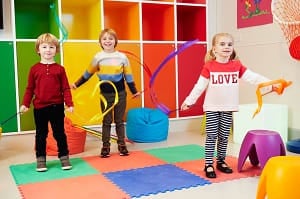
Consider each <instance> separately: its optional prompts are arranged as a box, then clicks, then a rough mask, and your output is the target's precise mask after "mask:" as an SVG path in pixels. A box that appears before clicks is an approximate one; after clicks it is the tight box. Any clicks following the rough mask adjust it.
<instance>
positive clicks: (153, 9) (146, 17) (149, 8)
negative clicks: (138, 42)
mask: <svg viewBox="0 0 300 199" xmlns="http://www.w3.org/2000/svg"><path fill="white" fill-rule="evenodd" d="M142 20H143V21H142V24H143V40H150V41H173V40H174V39H175V38H174V7H173V6H172V5H165V4H149V3H142Z"/></svg>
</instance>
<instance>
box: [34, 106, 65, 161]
mask: <svg viewBox="0 0 300 199" xmlns="http://www.w3.org/2000/svg"><path fill="white" fill-rule="evenodd" d="M33 113H34V121H35V126H36V135H35V148H36V157H40V156H46V144H47V143H46V139H47V136H48V122H50V124H51V128H52V131H53V137H54V138H55V140H56V142H57V148H58V157H61V156H65V155H68V154H69V150H68V144H67V137H66V134H65V128H64V118H65V113H64V105H63V104H56V105H51V106H47V107H45V108H41V109H34V112H33Z"/></svg>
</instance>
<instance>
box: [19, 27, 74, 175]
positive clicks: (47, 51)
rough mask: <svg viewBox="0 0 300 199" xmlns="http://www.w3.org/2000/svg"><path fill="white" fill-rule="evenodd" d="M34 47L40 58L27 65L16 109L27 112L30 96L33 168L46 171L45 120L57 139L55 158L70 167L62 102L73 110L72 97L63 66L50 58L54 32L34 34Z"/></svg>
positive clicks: (55, 41) (56, 43)
mask: <svg viewBox="0 0 300 199" xmlns="http://www.w3.org/2000/svg"><path fill="white" fill-rule="evenodd" d="M35 47H36V51H37V53H38V54H39V55H40V57H41V60H40V62H38V63H36V64H35V65H33V66H32V67H31V69H30V72H29V76H28V83H27V87H26V90H25V94H24V97H23V102H22V105H21V107H20V112H21V113H24V112H27V111H28V110H29V107H30V104H31V101H32V99H33V106H34V110H33V113H34V121H35V126H36V135H35V147H36V158H37V167H36V170H37V171H47V165H46V139H47V136H48V122H50V124H51V127H52V130H53V136H54V138H55V140H56V141H57V146H58V158H59V159H60V161H61V165H62V169H64V170H67V169H71V168H72V165H71V163H70V161H69V150H68V144H67V138H66V134H65V129H64V117H65V114H64V109H65V105H64V103H65V104H66V106H67V107H68V108H67V110H68V111H69V112H73V101H72V95H71V91H70V86H69V82H68V79H67V75H66V72H65V69H64V67H63V66H61V65H60V64H58V63H55V60H54V57H55V55H56V53H58V52H59V41H58V39H57V38H56V37H55V36H54V35H52V34H50V33H45V34H42V35H40V36H39V37H38V38H37V41H36V45H35Z"/></svg>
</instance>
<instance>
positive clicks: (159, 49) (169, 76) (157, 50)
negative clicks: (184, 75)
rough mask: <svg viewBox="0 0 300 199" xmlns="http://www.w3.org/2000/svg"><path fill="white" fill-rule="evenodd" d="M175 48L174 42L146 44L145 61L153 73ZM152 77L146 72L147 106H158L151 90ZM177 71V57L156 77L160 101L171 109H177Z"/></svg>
mask: <svg viewBox="0 0 300 199" xmlns="http://www.w3.org/2000/svg"><path fill="white" fill-rule="evenodd" d="M174 50H175V48H174V45H173V44H144V45H143V51H144V63H146V64H147V65H148V67H149V69H150V70H151V71H152V74H153V73H154V71H155V70H156V68H157V67H158V66H159V64H160V63H161V62H162V61H163V60H164V59H165V58H166V57H167V56H168V55H169V54H170V53H172V52H173V51H174ZM149 83H150V77H149V76H148V75H147V73H144V85H145V89H146V92H145V101H144V102H145V107H148V108H157V106H156V105H155V104H154V103H153V102H152V100H151V96H150V90H149ZM175 85H176V72H175V59H171V60H170V61H169V62H167V64H166V65H164V66H163V68H162V69H161V70H160V72H159V73H158V75H157V76H156V78H155V79H154V84H153V88H154V91H155V94H156V96H157V99H158V102H160V103H162V104H164V105H166V106H167V107H168V108H169V109H170V110H175V109H176V86H175ZM169 117H176V113H175V112H172V113H171V114H170V115H169Z"/></svg>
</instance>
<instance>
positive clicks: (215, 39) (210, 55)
mask: <svg viewBox="0 0 300 199" xmlns="http://www.w3.org/2000/svg"><path fill="white" fill-rule="evenodd" d="M220 37H228V38H230V39H231V40H232V41H233V42H234V38H233V36H232V35H231V34H229V33H217V34H215V35H214V37H213V38H212V47H211V49H210V50H209V51H207V53H206V55H205V58H204V62H205V63H206V62H208V61H211V60H215V59H216V56H215V54H214V52H213V48H214V47H215V45H216V44H217V42H218V39H219V38H220ZM233 59H238V57H237V55H236V52H235V50H234V49H233V52H232V54H231V56H230V58H229V60H233Z"/></svg>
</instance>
